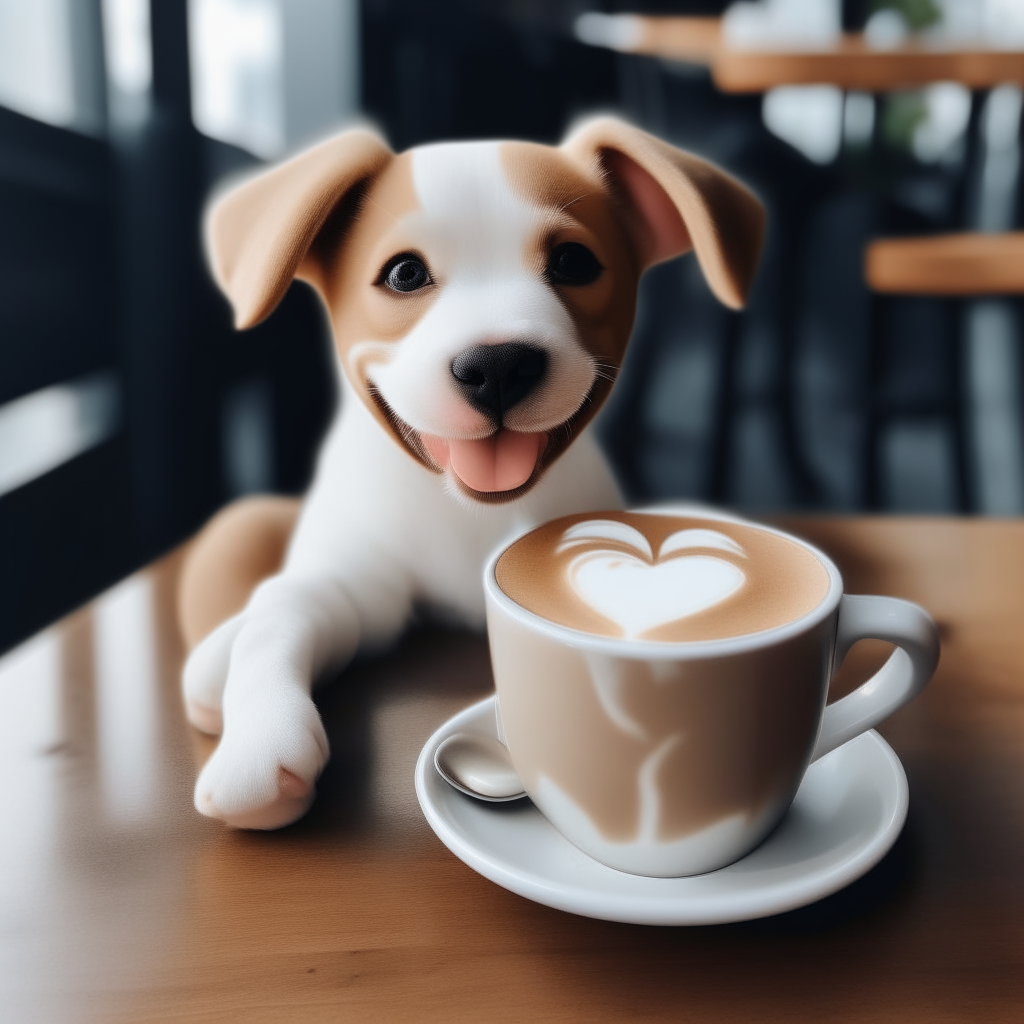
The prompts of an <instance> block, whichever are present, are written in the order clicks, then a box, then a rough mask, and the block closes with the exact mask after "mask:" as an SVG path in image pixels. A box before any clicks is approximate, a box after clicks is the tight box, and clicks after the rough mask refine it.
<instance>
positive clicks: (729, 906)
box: [416, 697, 909, 925]
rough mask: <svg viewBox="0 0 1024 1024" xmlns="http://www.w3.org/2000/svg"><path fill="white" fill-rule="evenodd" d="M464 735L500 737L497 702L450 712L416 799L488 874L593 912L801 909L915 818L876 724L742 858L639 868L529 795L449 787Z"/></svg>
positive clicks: (819, 768) (452, 846) (631, 916)
mask: <svg viewBox="0 0 1024 1024" xmlns="http://www.w3.org/2000/svg"><path fill="white" fill-rule="evenodd" d="M454 732H479V733H482V734H485V735H488V736H494V735H495V734H496V730H495V721H494V698H493V697H489V698H487V700H484V701H481V702H480V703H479V704H474V705H473V706H472V707H468V708H466V710H465V711H461V712H459V714H457V715H455V717H454V718H451V719H449V720H448V721H447V722H445V724H444V725H442V726H441V728H440V729H438V730H437V732H435V733H434V735H433V736H431V737H430V739H429V740H427V743H426V745H425V746H424V748H423V750H422V751H421V752H420V756H419V760H418V761H417V763H416V795H417V797H418V798H419V801H420V807H422V808H423V813H424V814H425V815H426V817H427V821H428V822H429V823H430V827H431V828H432V829H433V830H434V831H435V832H436V833H437V835H438V838H439V839H440V840H441V842H443V843H444V844H445V846H447V847H448V849H449V850H451V851H452V853H454V854H455V856H456V857H458V858H459V859H460V860H462V861H464V862H465V863H466V864H468V865H469V866H470V867H471V868H473V869H474V870H476V871H479V872H480V874H481V875H483V876H484V877H485V878H489V879H490V880H491V881H492V882H497V883H498V885H501V886H504V887H505V888H506V889H511V890H512V892H515V893H519V895H520V896H526V897H527V898H528V899H531V900H536V901H537V902H538V903H544V904H546V905H547V906H549V907H556V908H557V909H558V910H567V911H569V912H570V913H572V914H582V915H583V916H585V917H598V918H604V919H606V920H609V921H626V922H631V923H633V924H665V925H680V924H720V923H723V922H726V921H745V920H749V919H751V918H755V917H767V916H768V915H770V914H778V913H781V912H782V911H785V910H792V909H794V908H795V907H800V906H803V905H805V904H807V903H813V902H814V901H815V900H819V899H821V898H822V897H823V896H828V895H830V894H831V893H834V892H836V891H837V890H839V889H841V888H843V886H846V885H849V884H850V882H852V881H854V880H855V879H857V878H859V877H860V876H861V875H863V874H864V873H865V872H866V871H868V870H870V869H871V868H872V867H874V865H875V864H877V863H878V861H880V860H881V859H882V857H883V856H884V855H885V854H886V853H887V852H888V850H889V848H890V847H891V846H892V844H893V843H894V842H895V841H896V838H897V836H899V834H900V831H901V829H902V828H903V823H904V821H905V820H906V817H907V803H908V797H909V790H908V788H907V777H906V775H905V774H904V772H903V765H901V764H900V761H899V758H898V757H897V756H896V754H895V753H894V752H893V750H892V748H891V747H890V746H889V744H888V743H886V742H885V740H883V739H882V737H881V736H879V735H878V733H877V732H874V731H872V732H867V733H864V734H863V735H861V736H858V737H857V738H856V739H853V740H851V741H850V742H849V743H847V744H845V745H844V746H842V747H839V748H838V749H837V750H834V751H832V753H831V754H826V755H825V756H824V757H823V758H821V760H820V761H817V762H815V764H813V765H811V767H810V768H809V769H808V770H807V774H806V775H805V776H804V781H803V783H802V785H801V786H800V791H799V792H798V793H797V795H796V800H795V801H794V802H793V806H792V807H791V808H790V809H789V812H788V813H787V814H786V816H785V818H783V820H782V823H781V824H780V825H779V827H778V828H777V829H776V830H775V831H774V832H773V833H772V834H771V835H770V836H769V837H768V838H767V839H766V840H765V841H764V842H763V843H762V844H761V845H760V846H759V847H758V848H757V849H756V850H754V852H753V853H751V854H749V855H748V856H746V857H744V858H743V859H742V860H740V861H737V862H736V863H735V864H730V865H729V866H728V867H725V868H722V869H720V870H719V871H712V872H710V873H708V874H705V875H692V876H690V877H688V878H646V877H643V876H641V875H629V874H626V873H624V872H622V871H616V870H614V869H613V868H609V867H605V866H604V865H603V864H599V863H598V862H597V861H595V860H592V859H591V858H590V857H588V856H587V855H586V854H585V853H582V852H581V851H580V850H577V849H576V847H575V846H573V845H572V844H571V843H570V842H569V841H568V840H567V839H565V838H564V837H563V836H562V834H561V833H560V832H558V831H557V830H556V829H555V828H554V826H553V825H551V824H549V823H548V821H547V819H546V818H544V817H543V816H542V815H541V813H540V811H538V810H537V809H536V807H534V806H533V804H532V803H531V802H530V801H529V800H520V801H517V802H516V803H510V804H487V803H482V802H481V801H479V800H474V799H473V798H472V797H468V796H465V795H464V794H462V793H460V792H458V791H457V790H455V789H453V788H452V787H451V786H449V785H448V783H447V782H445V781H444V780H443V779H442V778H441V776H440V775H438V774H437V771H436V770H435V768H434V751H435V749H436V748H437V746H438V745H439V744H440V743H441V742H442V741H443V740H445V739H446V738H447V737H448V736H450V735H451V734H452V733H454Z"/></svg>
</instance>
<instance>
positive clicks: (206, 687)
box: [181, 612, 245, 736]
mask: <svg viewBox="0 0 1024 1024" xmlns="http://www.w3.org/2000/svg"><path fill="white" fill-rule="evenodd" d="M244 614H245V613H244V612H243V613H242V614H241V615H236V616H235V617H234V618H233V619H228V620H227V622H223V623H221V624H220V625H219V626H218V627H217V628H216V629H215V630H214V631H213V632H212V633H211V634H210V635H209V636H208V637H206V638H204V639H203V640H202V641H200V642H199V643H198V644H197V645H196V647H195V650H193V651H192V653H191V654H190V655H189V656H188V661H186V662H185V670H184V671H183V672H182V676H181V681H182V690H183V691H184V697H185V715H186V716H187V718H188V720H189V722H191V723H192V725H194V726H195V727H196V728H197V729H198V730H199V731H200V732H206V733H209V734H210V735H211V736H219V735H220V734H221V731H222V730H223V728H224V720H223V716H222V713H221V701H222V699H223V695H224V684H225V682H226V681H227V675H228V664H229V662H230V660H231V645H232V644H233V643H234V642H235V637H236V636H238V631H239V630H240V629H241V628H242V622H243V617H244Z"/></svg>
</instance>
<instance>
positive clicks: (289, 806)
mask: <svg viewBox="0 0 1024 1024" xmlns="http://www.w3.org/2000/svg"><path fill="white" fill-rule="evenodd" d="M206 228H207V234H206V239H207V245H208V250H209V255H210V261H211V265H212V268H213V273H214V276H215V278H216V280H217V283H218V284H219V285H220V287H221V288H222V289H223V291H224V293H225V294H226V295H227V297H228V299H229V300H230V302H231V304H232V307H233V309H234V312H235V322H236V326H237V327H238V328H239V329H242V328H246V327H250V326H252V325H254V324H256V323H258V322H259V321H260V320H262V319H263V318H264V317H266V316H268V315H269V314H270V313H271V312H272V311H273V309H274V307H275V306H276V305H277V304H278V303H279V302H280V300H281V298H282V296H283V295H284V293H285V291H286V290H287V289H288V286H289V285H290V283H291V281H292V280H293V278H296V277H298V278H300V279H301V280H304V281H306V282H308V283H309V284H311V285H312V286H313V288H314V289H315V290H316V291H317V293H318V294H319V295H320V297H321V299H322V300H323V302H324V304H325V306H326V308H327V311H328V314H329V316H330V321H331V326H332V329H333V334H334V340H335V345H336V348H337V356H338V362H339V370H340V377H341V390H342V398H341V409H340V413H339V415H338V417H337V419H336V421H335V423H334V424H333V426H332V427H331V430H330V432H329V434H328V436H327V439H326V441H325V442H324V446H323V449H322V451H321V454H320V458H319V463H318V467H317V473H316V478H315V481H314V483H313V485H312V488H311V489H310V491H309V494H308V495H307V496H306V498H305V501H304V502H303V503H302V505H301V509H300V508H299V506H298V503H291V502H289V501H287V500H285V499H261V500H255V501H254V500H250V501H248V502H242V503H238V504H236V505H234V506H231V507H229V508H228V509H227V510H226V511H225V512H222V513H221V514H220V515H219V516H217V517H215V519H214V520H213V521H212V522H211V523H210V524H209V525H208V526H207V527H206V529H205V530H204V532H203V533H202V534H201V535H200V536H199V538H198V540H197V542H196V543H195V544H194V545H193V548H192V550H191V554H190V556H189V559H188V562H187V564H186V566H185V569H184V572H183V577H182V585H181V589H180V594H179V603H180V613H181V621H182V627H183V632H184V635H185V638H186V641H187V643H188V644H189V645H190V646H193V645H195V646H194V649H193V650H192V653H191V655H190V657H189V659H188V662H187V664H186V666H185V672H184V690H185V702H186V707H187V712H188V717H189V720H190V721H191V722H192V723H193V725H195V726H196V727H197V728H199V729H201V730H204V731H206V732H209V733H213V734H217V733H220V735H221V739H220V743H219V745H218V746H217V749H216V751H215V752H214V754H213V756H212V757H211V758H210V760H209V762H208V763H207V764H206V766H205V767H204V768H203V770H202V772H201V773H200V776H199V779H198V781H197V783H196V789H195V803H196V807H197V808H198V810H199V811H201V812H202V813H203V814H206V815H209V816H211V817H214V818H219V819H221V820H222V821H225V822H227V823H228V824H230V825H235V826H238V827H242V828H264V829H266V828H277V827H279V826H282V825H286V824H288V823H289V822H292V821H294V820H295V819H296V818H298V817H300V816H301V815H302V814H303V813H305V811H306V810H307V808H308V807H309V805H310V803H311V802H312V800H313V796H314V787H315V783H316V780H317V777H318V776H319V774H320V772H321V771H322V769H323V767H324V765H325V763H326V762H327V759H328V744H327V736H326V734H325V732H324V728H323V725H322V724H321V722H320V718H319V716H318V714H317V711H316V708H315V706H314V704H313V701H312V700H311V698H310V690H311V686H312V684H313V682H314V681H315V680H317V679H319V678H322V677H324V676H326V675H327V674H328V673H333V672H336V671H337V670H338V669H339V668H341V667H342V666H344V665H345V664H346V663H347V662H348V661H349V660H350V659H351V658H352V656H353V655H354V654H355V653H356V652H357V651H358V650H363V651H366V650H375V649H380V648H382V647H384V646H386V645H387V644H389V643H391V642H392V641H394V640H395V639H396V638H397V637H398V635H399V634H400V633H401V631H402V629H403V628H404V627H405V625H406V624H407V622H408V621H409V619H410V616H411V613H412V610H413V606H414V603H416V604H426V605H428V606H433V607H434V608H436V609H439V610H441V611H443V612H444V613H445V614H446V615H447V617H448V618H449V619H450V618H454V619H456V620H458V621H460V622H463V623H466V624H468V625H470V626H473V627H477V628H480V627H482V626H483V618H484V612H483V590H482V585H481V579H480V574H481V568H482V564H483V562H484V560H485V559H486V557H487V555H488V553H489V552H490V551H491V550H492V549H494V547H495V546H496V545H498V544H499V543H501V542H502V541H503V540H504V539H506V538H509V537H511V536H512V535H514V534H516V533H518V532H521V531H523V530H525V529H527V528H528V527H530V526H532V525H535V524H537V523H540V522H543V521H545V520H548V519H551V518H553V517H555V516H560V515H563V514H566V513H569V512H580V511H592V510H597V509H611V508H619V507H621V504H622V499H621V497H620V495H619V492H618V489H617V488H616V485H615V482H614V480H613V478H612V475H611V473H610V471H609V469H608V466H607V465H606V463H605V461H604V459H603V457H602V455H601V453H600V452H599V450H598V448H597V445H596V444H595V442H594V439H593V438H592V436H591V434H590V432H589V431H588V430H587V429H586V428H587V426H588V424H589V423H590V421H591V420H592V418H593V416H594V414H595V413H596V412H597V410H598V409H599V408H600V406H601V404H602V403H603V402H604V400H605V398H606V397H607V396H608V393H609V391H610V389H611V387H612V384H613V383H614V381H615V378H616V376H617V374H618V372H619V367H620V366H621V364H622V359H623V355H624V353H625V349H626V344H627V342H628V340H629V335H630V331H631V329H632V324H633V317H634V309H635V302H636V291H637V284H638V282H639V278H640V276H641V274H642V273H643V271H644V270H645V269H646V268H647V267H650V266H652V265H653V264H655V263H659V262H661V261H663V260H667V259H671V258H672V257H674V256H677V255H679V254H681V253H684V252H686V251H688V250H690V249H691V248H692V249H693V250H695V252H696V256H697V259H698V261H699V262H700V266H701V268H702V270H703V272H704V274H705V276H706V278H707V280H708V282H709V284H710V286H711V288H712V290H713V291H714V293H715V294H716V295H717V296H718V298H719V299H720V300H721V301H722V302H724V303H725V304H726V305H728V306H730V307H733V308H738V307H739V306H741V305H742V303H743V301H744V298H745V295H746V293H747V290H748V287H749V285H750V282H751V279H752V277H753V275H754V271H755V269H756V265H757V260H758V257H759V254H760V249H761V242H762V237H763V232H764V213H763V210H762V207H761V205H760V203H759V202H758V200H757V199H756V198H755V197H754V196H753V195H752V194H751V193H750V192H749V191H747V189H746V188H744V187H743V186H742V185H741V184H739V183H738V182H737V181H735V180H734V179H732V178H731V177H729V176H728V175H727V174H725V173H723V172H722V171H721V170H719V169H717V168H715V167H713V166H712V165H710V164H708V163H706V162H705V161H703V160H700V159H698V158H697V157H695V156H692V155H690V154H688V153H684V152H681V151H680V150H677V149H674V148H673V147H671V146H669V145H667V144H665V143H664V142H661V141H660V140H658V139H656V138H654V137H652V136H650V135H647V134H645V133H644V132H642V131H640V130H638V129H636V128H634V127H632V126H630V125H628V124H626V123H624V122H621V121H618V120H615V119H612V118H601V119H597V120H592V121H590V122H588V123H585V124H583V125H582V126H581V127H580V128H579V129H578V130H576V131H574V132H573V133H572V134H570V136H569V137H568V138H567V140H566V141H565V142H564V143H563V144H562V145H561V146H560V147H558V148H554V147H549V146H542V145H535V144H532V143H525V142H468V143H446V144H439V145H429V146H421V147H417V148H415V149H412V150H410V151H408V152H405V153H401V154H398V155H396V154H394V153H392V152H391V151H390V150H389V149H388V147H387V146H386V145H385V144H384V142H382V141H381V139H380V138H379V137H378V136H376V135H375V134H373V133H371V132H369V131H363V130H359V131H351V132H347V133H345V134H343V135H339V136H338V137H336V138H333V139H330V140H328V141H326V142H324V143H322V144H320V145H318V146H316V147H314V148H312V149H310V150H308V151H307V152H305V153H302V154H300V155H299V156H297V157H295V158H294V159H292V160H289V161H288V162H287V163H284V164H282V165H280V166H278V167H275V168H273V169H271V170H269V171H266V172H265V173H262V174H260V175H259V176H257V177H255V178H253V179H251V180H249V181H248V182H246V183H244V184H242V185H241V186H239V187H237V188H235V189H234V190H233V191H231V192H230V193H228V194H227V195H225V196H224V197H222V198H221V199H220V200H218V201H217V202H216V203H215V204H214V205H213V206H212V209H211V210H210V213H209V216H208V219H207V226H206Z"/></svg>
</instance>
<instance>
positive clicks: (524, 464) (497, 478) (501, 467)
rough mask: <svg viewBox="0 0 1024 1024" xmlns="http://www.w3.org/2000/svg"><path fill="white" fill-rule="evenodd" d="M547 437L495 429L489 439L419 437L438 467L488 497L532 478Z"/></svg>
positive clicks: (512, 488)
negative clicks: (447, 470) (465, 439)
mask: <svg viewBox="0 0 1024 1024" xmlns="http://www.w3.org/2000/svg"><path fill="white" fill-rule="evenodd" d="M547 438H548V435H547V434H546V433H543V432H537V433H533V434H527V433H519V432H518V431H515V430H499V431H497V432H496V433H494V434H491V436H490V437H484V438H480V439H479V440H474V441H460V440H454V439H448V438H443V437H432V436H431V435H430V434H421V435H420V440H421V441H422V442H423V447H424V448H425V449H426V450H427V453H428V454H429V455H430V457H431V458H432V459H433V460H434V462H435V463H436V464H437V465H438V466H439V467H440V468H441V469H445V468H449V469H451V471H452V473H454V474H455V476H457V477H458V478H459V480H461V481H462V483H463V484H465V485H466V487H468V488H470V490H473V491H480V492H482V493H485V494H492V493H494V492H495V491H514V490H515V489H516V488H517V487H522V486H523V484H525V483H526V481H527V480H529V479H530V477H531V476H533V471H534V469H535V468H536V466H537V461H538V459H539V458H540V455H541V452H543V450H544V445H545V443H546V441H547Z"/></svg>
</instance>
